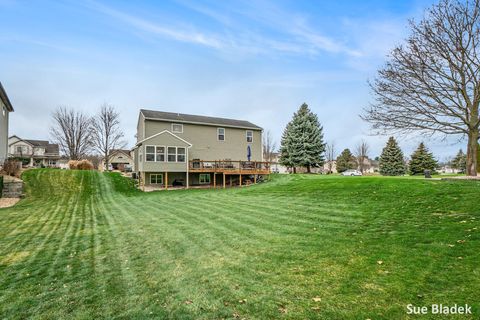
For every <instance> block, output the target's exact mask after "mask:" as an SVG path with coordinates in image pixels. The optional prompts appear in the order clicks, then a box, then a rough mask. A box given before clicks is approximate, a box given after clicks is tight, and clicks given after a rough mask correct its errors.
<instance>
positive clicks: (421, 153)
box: [408, 142, 438, 175]
mask: <svg viewBox="0 0 480 320" xmlns="http://www.w3.org/2000/svg"><path fill="white" fill-rule="evenodd" d="M437 165H438V163H437V161H436V160H435V158H434V157H433V154H431V153H430V152H429V151H428V149H427V148H426V147H425V145H424V144H423V142H421V143H420V145H419V146H418V148H417V150H415V152H414V153H413V154H412V156H411V160H410V163H409V166H408V167H409V172H410V174H411V175H416V174H423V173H424V171H425V170H430V171H431V172H432V173H434V172H435V169H436V168H437Z"/></svg>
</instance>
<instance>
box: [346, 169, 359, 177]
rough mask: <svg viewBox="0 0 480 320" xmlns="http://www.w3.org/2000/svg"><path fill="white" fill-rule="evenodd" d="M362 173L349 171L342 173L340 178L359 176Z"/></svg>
mask: <svg viewBox="0 0 480 320" xmlns="http://www.w3.org/2000/svg"><path fill="white" fill-rule="evenodd" d="M361 175H362V173H361V172H360V171H358V170H354V169H349V170H347V171H343V172H342V176H361Z"/></svg>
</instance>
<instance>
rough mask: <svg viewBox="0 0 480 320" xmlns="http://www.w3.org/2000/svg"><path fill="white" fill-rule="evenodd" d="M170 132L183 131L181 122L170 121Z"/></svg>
mask: <svg viewBox="0 0 480 320" xmlns="http://www.w3.org/2000/svg"><path fill="white" fill-rule="evenodd" d="M172 132H174V133H183V124H180V123H172Z"/></svg>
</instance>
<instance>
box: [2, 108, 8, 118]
mask: <svg viewBox="0 0 480 320" xmlns="http://www.w3.org/2000/svg"><path fill="white" fill-rule="evenodd" d="M2 112H3V116H4V117H5V115H6V114H7V108H5V107H3V108H2Z"/></svg>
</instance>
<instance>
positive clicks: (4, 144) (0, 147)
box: [0, 100, 9, 164]
mask: <svg viewBox="0 0 480 320" xmlns="http://www.w3.org/2000/svg"><path fill="white" fill-rule="evenodd" d="M3 110H5V116H4V115H3ZM8 117H9V112H8V110H7V108H6V107H5V105H4V104H3V101H2V100H0V163H2V164H3V162H4V161H5V159H6V158H7V154H8Z"/></svg>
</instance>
